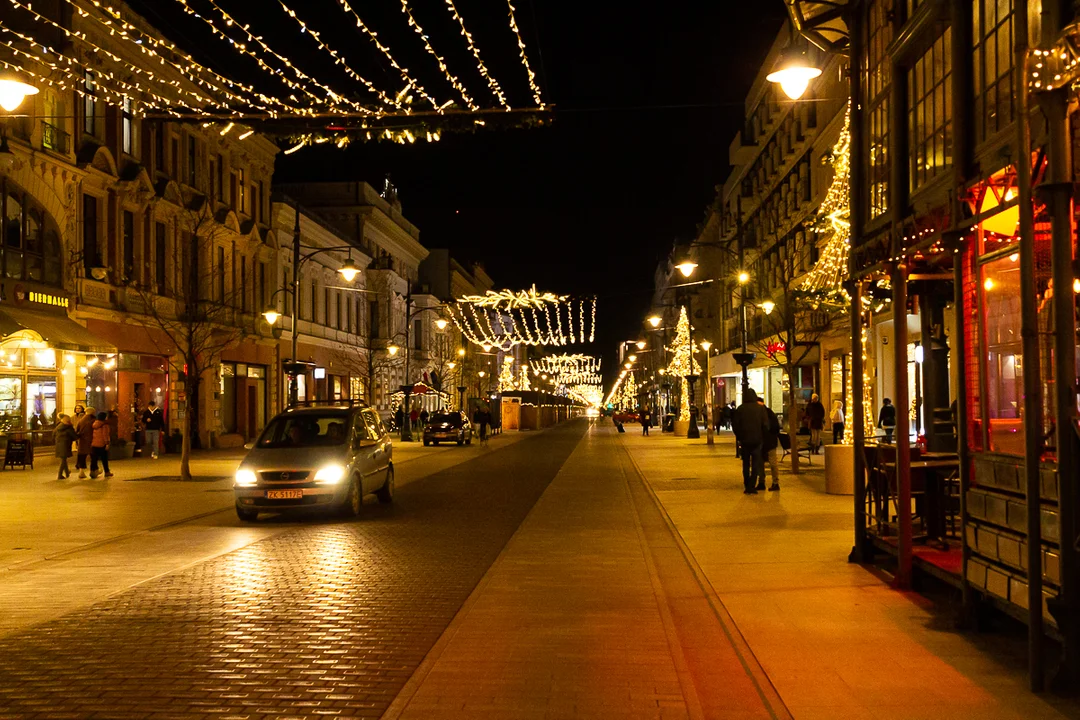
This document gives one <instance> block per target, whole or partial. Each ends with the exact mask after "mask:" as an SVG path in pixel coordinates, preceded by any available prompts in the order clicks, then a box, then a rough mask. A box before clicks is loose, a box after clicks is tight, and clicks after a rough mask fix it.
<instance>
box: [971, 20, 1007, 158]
mask: <svg viewBox="0 0 1080 720" xmlns="http://www.w3.org/2000/svg"><path fill="white" fill-rule="evenodd" d="M971 18H972V33H971V36H972V40H973V42H974V48H973V51H972V61H973V62H972V66H973V68H974V76H973V83H972V84H973V86H974V90H975V109H974V119H975V144H976V145H978V144H980V143H982V142H983V141H985V140H986V139H987V138H990V137H993V136H994V135H995V134H996V133H998V132H1000V131H1002V130H1004V129H1005V128H1006V127H1008V126H1009V125H1010V124H1011V123H1012V121H1013V117H1014V116H1015V105H1014V96H1013V47H1012V42H1013V23H1012V18H1013V15H1012V3H1006V2H1001V1H1000V0H998V1H997V2H995V1H994V0H972V13H971Z"/></svg>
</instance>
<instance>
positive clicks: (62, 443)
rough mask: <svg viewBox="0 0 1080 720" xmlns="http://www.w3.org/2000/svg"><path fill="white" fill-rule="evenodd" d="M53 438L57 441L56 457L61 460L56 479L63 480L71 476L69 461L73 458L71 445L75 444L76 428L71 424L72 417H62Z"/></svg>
mask: <svg viewBox="0 0 1080 720" xmlns="http://www.w3.org/2000/svg"><path fill="white" fill-rule="evenodd" d="M53 438H54V439H55V441H56V457H58V458H60V467H59V468H57V470H56V479H57V480H63V479H65V478H67V477H68V476H70V475H71V471H70V470H68V461H67V459H68V458H69V457H71V444H72V443H73V442H75V426H73V425H72V424H71V416H69V415H61V416H60V421H59V422H58V423H57V424H56V429H55V430H54V431H53Z"/></svg>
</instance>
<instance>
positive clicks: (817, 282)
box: [802, 106, 851, 305]
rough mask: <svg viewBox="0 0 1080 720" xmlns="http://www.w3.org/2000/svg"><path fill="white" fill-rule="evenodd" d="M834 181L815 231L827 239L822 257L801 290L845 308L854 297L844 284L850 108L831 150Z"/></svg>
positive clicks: (848, 229)
mask: <svg viewBox="0 0 1080 720" xmlns="http://www.w3.org/2000/svg"><path fill="white" fill-rule="evenodd" d="M832 167H833V179H832V183H831V184H830V185H829V189H828V191H827V192H826V193H825V199H824V200H823V201H822V202H821V206H820V207H819V208H818V213H817V219H816V221H815V224H814V228H813V229H814V232H817V233H819V234H822V235H825V236H826V237H827V238H828V239H827V240H826V242H825V247H824V248H822V250H821V256H820V258H819V259H818V261H817V262H816V263H814V267H812V268H810V272H808V273H807V274H806V277H805V278H804V279H803V281H802V290H803V291H805V292H806V293H807V294H808V295H809V296H810V297H811V298H813V299H814V300H816V301H817V302H820V303H823V304H832V305H845V304H847V303H849V302H851V297H850V296H849V295H848V293H847V290H845V289H844V287H843V283H844V281H845V280H847V279H848V276H849V274H850V273H849V268H848V258H849V257H850V255H851V219H850V214H851V189H850V181H851V108H850V106H849V108H848V111H847V113H846V114H845V115H844V127H843V129H842V130H841V131H840V137H839V138H838V139H837V141H836V144H835V145H833V149H832Z"/></svg>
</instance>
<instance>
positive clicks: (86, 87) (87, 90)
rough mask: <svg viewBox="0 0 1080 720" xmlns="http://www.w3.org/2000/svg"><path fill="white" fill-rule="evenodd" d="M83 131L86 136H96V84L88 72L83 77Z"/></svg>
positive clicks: (91, 74)
mask: <svg viewBox="0 0 1080 720" xmlns="http://www.w3.org/2000/svg"><path fill="white" fill-rule="evenodd" d="M83 130H84V131H85V132H86V134H87V135H96V134H97V82H95V80H94V73H92V72H90V71H89V70H87V71H86V74H85V75H84V76H83Z"/></svg>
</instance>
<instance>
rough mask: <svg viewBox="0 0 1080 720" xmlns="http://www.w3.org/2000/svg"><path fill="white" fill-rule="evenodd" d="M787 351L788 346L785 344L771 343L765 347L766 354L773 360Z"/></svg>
mask: <svg viewBox="0 0 1080 720" xmlns="http://www.w3.org/2000/svg"><path fill="white" fill-rule="evenodd" d="M786 350H787V344H786V343H783V342H771V343H769V344H768V345H766V346H765V354H766V355H768V356H769V357H771V358H772V359H773V360H775V359H776V356H777V354H779V353H782V352H784V351H786Z"/></svg>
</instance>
